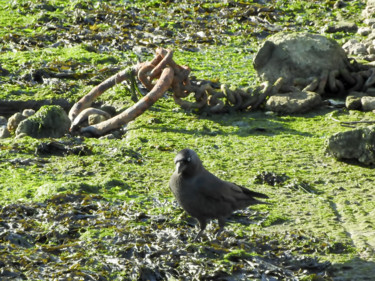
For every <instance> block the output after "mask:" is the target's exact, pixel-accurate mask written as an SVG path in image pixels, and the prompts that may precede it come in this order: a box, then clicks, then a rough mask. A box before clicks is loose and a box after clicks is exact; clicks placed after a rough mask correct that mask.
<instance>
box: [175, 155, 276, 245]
mask: <svg viewBox="0 0 375 281" xmlns="http://www.w3.org/2000/svg"><path fill="white" fill-rule="evenodd" d="M174 163H175V165H176V169H175V171H174V173H173V174H172V176H171V178H170V181H169V187H170V189H171V191H172V193H173V195H174V197H175V198H176V200H177V202H178V204H179V205H180V206H181V207H182V208H183V209H184V210H185V211H186V212H187V213H188V214H189V215H191V216H192V217H194V218H196V219H197V220H198V222H199V225H200V231H199V232H198V234H197V235H196V237H195V239H194V241H196V240H197V239H198V238H199V237H200V236H201V235H202V233H203V231H204V230H205V228H206V226H207V221H208V220H211V219H218V221H219V227H220V228H219V230H218V232H217V234H216V236H218V235H219V234H220V233H221V231H222V230H223V228H224V225H225V219H226V218H227V217H228V216H230V215H231V214H232V213H233V212H234V211H236V210H239V209H244V208H246V207H248V206H250V205H255V204H268V203H266V202H262V201H259V200H257V199H256V197H257V198H269V197H268V196H267V195H265V194H263V193H259V192H255V191H251V190H249V189H247V188H245V187H242V186H239V185H237V184H235V183H231V182H228V181H224V180H221V179H219V178H218V177H216V176H215V175H213V174H211V173H210V172H209V171H207V170H206V169H205V168H204V167H203V164H202V162H201V160H200V159H199V157H198V155H197V153H196V152H195V151H194V150H192V149H188V148H185V149H183V150H181V151H180V152H179V153H177V155H176V157H175V158H174Z"/></svg>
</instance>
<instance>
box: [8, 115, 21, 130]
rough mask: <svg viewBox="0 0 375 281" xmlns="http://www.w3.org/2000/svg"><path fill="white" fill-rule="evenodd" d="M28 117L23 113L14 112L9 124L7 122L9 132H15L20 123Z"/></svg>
mask: <svg viewBox="0 0 375 281" xmlns="http://www.w3.org/2000/svg"><path fill="white" fill-rule="evenodd" d="M25 119H26V117H25V116H23V115H22V114H21V113H19V112H17V113H15V114H13V115H12V116H11V117H9V119H8V124H7V127H8V130H9V132H14V131H16V129H17V127H18V125H19V124H20V123H21V122H22V121H23V120H25Z"/></svg>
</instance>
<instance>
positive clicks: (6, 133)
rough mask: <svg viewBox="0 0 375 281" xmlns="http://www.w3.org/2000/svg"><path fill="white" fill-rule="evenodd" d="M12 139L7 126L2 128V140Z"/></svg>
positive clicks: (0, 132)
mask: <svg viewBox="0 0 375 281" xmlns="http://www.w3.org/2000/svg"><path fill="white" fill-rule="evenodd" d="M9 137H10V132H9V131H8V128H7V127H6V126H5V125H1V126H0V139H5V138H9Z"/></svg>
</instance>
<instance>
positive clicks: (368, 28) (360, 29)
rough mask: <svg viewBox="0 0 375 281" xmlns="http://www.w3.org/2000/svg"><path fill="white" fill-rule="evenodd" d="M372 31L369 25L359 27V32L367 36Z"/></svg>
mask: <svg viewBox="0 0 375 281" xmlns="http://www.w3.org/2000/svg"><path fill="white" fill-rule="evenodd" d="M371 32H372V29H371V28H370V27H368V26H364V27H360V28H358V31H357V33H358V34H359V35H362V36H367V35H369V34H370V33H371Z"/></svg>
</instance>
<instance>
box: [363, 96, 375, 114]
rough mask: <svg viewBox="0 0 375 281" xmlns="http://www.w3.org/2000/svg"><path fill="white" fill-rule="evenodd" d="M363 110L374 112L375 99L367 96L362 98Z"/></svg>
mask: <svg viewBox="0 0 375 281" xmlns="http://www.w3.org/2000/svg"><path fill="white" fill-rule="evenodd" d="M361 103H362V109H363V110H364V111H372V110H374V109H375V97H370V96H365V97H362V98H361Z"/></svg>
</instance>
